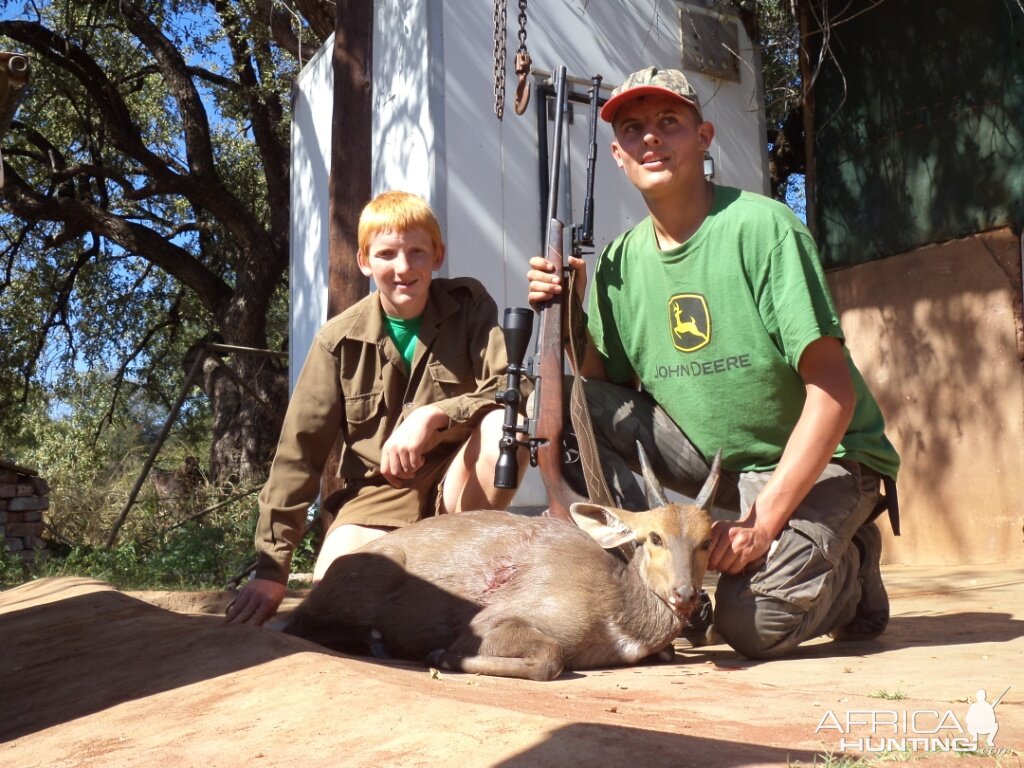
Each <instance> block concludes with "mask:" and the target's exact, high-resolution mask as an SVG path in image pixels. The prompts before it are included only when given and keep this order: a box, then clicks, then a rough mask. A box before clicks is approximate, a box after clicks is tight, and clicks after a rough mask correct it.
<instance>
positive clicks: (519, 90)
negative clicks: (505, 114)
mask: <svg viewBox="0 0 1024 768" xmlns="http://www.w3.org/2000/svg"><path fill="white" fill-rule="evenodd" d="M532 64H533V61H532V60H531V59H530V54H528V53H526V52H522V51H521V52H519V53H517V54H516V75H517V76H518V77H519V82H518V83H517V84H516V114H517V115H521V114H523V113H524V112H525V111H526V107H527V105H528V104H529V103H530V81H529V79H528V78H529V76H530V66H531V65H532Z"/></svg>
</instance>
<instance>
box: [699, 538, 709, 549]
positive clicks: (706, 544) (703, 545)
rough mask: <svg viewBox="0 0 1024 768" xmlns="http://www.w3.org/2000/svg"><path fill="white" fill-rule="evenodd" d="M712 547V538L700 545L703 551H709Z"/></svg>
mask: <svg viewBox="0 0 1024 768" xmlns="http://www.w3.org/2000/svg"><path fill="white" fill-rule="evenodd" d="M709 549H711V539H707V540H706V541H705V542H704V543H703V544H701V545H700V551H701V552H707V551H708V550H709Z"/></svg>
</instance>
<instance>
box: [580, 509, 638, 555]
mask: <svg viewBox="0 0 1024 768" xmlns="http://www.w3.org/2000/svg"><path fill="white" fill-rule="evenodd" d="M569 514H570V515H571V516H572V519H573V522H575V523H576V525H577V526H579V527H580V528H581V529H582V530H583V531H585V532H586V533H587V534H588V535H589V536H590V537H591V538H592V539H593V540H594V541H596V542H597V543H598V544H600V545H601V546H602V547H603V548H604V549H615V548H616V547H621V546H623V545H625V544H629V543H630V542H633V541H635V540H636V534H635V533H633V529H632V528H630V527H629V525H628V524H627V523H626V521H625V520H624V519H623V518H624V517H625V516H628V515H629V514H631V513H629V512H626V511H625V510H622V509H615V508H614V507H603V506H601V505H600V504H591V503H590V502H578V503H576V504H573V505H571V506H570V507H569Z"/></svg>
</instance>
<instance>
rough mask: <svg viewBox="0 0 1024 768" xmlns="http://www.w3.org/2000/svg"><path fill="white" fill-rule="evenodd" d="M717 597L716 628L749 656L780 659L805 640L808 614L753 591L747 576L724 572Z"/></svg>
mask: <svg viewBox="0 0 1024 768" xmlns="http://www.w3.org/2000/svg"><path fill="white" fill-rule="evenodd" d="M715 597H716V600H715V631H716V632H717V633H718V635H719V636H720V637H721V638H722V639H723V640H725V642H727V643H728V644H729V645H730V646H731V647H732V648H733V649H734V650H735V651H737V652H738V653H741V654H742V655H744V656H746V657H747V658H750V659H774V658H778V657H779V656H784V655H785V654H787V653H789V652H790V651H792V650H793V649H794V648H796V646H797V645H799V644H800V642H801V641H803V640H804V639H805V638H804V637H803V635H802V633H803V630H804V627H805V626H806V613H805V612H804V611H802V610H801V609H800V608H798V607H797V606H795V605H793V604H792V603H788V602H786V601H785V600H779V599H778V598H772V597H767V596H764V595H757V594H755V593H753V592H752V591H751V590H750V588H749V586H748V585H747V583H746V580H745V579H737V578H729V577H726V576H724V575H723V576H722V577H721V578H720V579H719V585H718V589H717V590H716V592H715Z"/></svg>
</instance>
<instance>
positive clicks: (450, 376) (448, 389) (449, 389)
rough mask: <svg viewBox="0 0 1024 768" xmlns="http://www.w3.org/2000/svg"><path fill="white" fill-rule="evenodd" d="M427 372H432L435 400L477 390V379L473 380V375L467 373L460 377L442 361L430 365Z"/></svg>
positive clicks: (431, 378)
mask: <svg viewBox="0 0 1024 768" xmlns="http://www.w3.org/2000/svg"><path fill="white" fill-rule="evenodd" d="M427 370H429V371H430V381H431V385H432V389H433V390H434V394H435V399H438V400H441V399H444V398H447V397H455V396H457V395H461V394H464V393H466V392H472V391H473V390H474V389H476V379H475V378H473V375H472V373H469V372H466V373H465V374H464V375H460V374H459V373H458V372H456V371H453V370H451V369H450V368H449V367H448V366H446V365H445V364H444V363H442V362H441V361H440V360H435V361H434V362H432V363H430V365H428V366H427Z"/></svg>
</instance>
